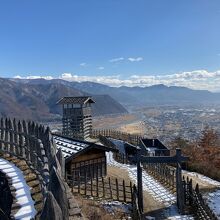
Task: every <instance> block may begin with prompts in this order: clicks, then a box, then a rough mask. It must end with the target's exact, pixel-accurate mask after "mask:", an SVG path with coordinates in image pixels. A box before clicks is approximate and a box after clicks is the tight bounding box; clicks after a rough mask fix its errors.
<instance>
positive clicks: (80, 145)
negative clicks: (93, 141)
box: [53, 135, 90, 158]
mask: <svg viewBox="0 0 220 220" xmlns="http://www.w3.org/2000/svg"><path fill="white" fill-rule="evenodd" d="M53 138H54V141H55V143H56V145H57V149H60V148H61V150H62V153H63V155H64V158H68V157H70V156H71V155H73V154H76V153H78V152H79V151H81V150H83V149H85V148H86V147H88V146H89V145H90V144H89V143H85V142H82V141H79V140H71V139H69V138H64V137H61V136H57V135H53Z"/></svg>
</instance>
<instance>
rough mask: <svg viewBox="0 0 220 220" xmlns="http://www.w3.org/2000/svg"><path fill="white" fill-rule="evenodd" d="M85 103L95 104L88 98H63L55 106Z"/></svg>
mask: <svg viewBox="0 0 220 220" xmlns="http://www.w3.org/2000/svg"><path fill="white" fill-rule="evenodd" d="M87 102H90V103H95V101H94V100H93V99H92V98H91V97H90V96H75V97H63V98H61V99H60V100H59V101H58V102H57V104H61V105H62V104H86V103H87Z"/></svg>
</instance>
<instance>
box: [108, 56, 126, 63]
mask: <svg viewBox="0 0 220 220" xmlns="http://www.w3.org/2000/svg"><path fill="white" fill-rule="evenodd" d="M124 59H125V58H124V57H118V58H114V59H111V60H109V62H110V63H115V62H120V61H122V60H124Z"/></svg>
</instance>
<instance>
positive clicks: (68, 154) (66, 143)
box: [53, 134, 115, 163]
mask: <svg viewBox="0 0 220 220" xmlns="http://www.w3.org/2000/svg"><path fill="white" fill-rule="evenodd" d="M53 139H54V141H55V143H56V146H57V149H61V150H62V153H63V155H64V158H65V160H66V163H67V162H68V161H70V160H71V159H72V158H73V157H77V156H78V155H80V154H81V153H84V152H86V151H87V150H89V149H91V148H95V149H100V150H103V151H115V149H112V148H110V147H107V146H103V145H100V144H96V143H93V142H88V141H82V140H76V139H73V138H69V137H64V136H62V135H57V134H53Z"/></svg>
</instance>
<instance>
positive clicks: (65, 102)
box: [57, 96, 95, 140]
mask: <svg viewBox="0 0 220 220" xmlns="http://www.w3.org/2000/svg"><path fill="white" fill-rule="evenodd" d="M92 103H95V102H94V101H93V100H92V98H91V97H89V96H81V97H63V98H62V99H60V100H59V101H58V102H57V104H60V105H62V106H63V119H62V121H63V131H62V133H63V135H65V136H67V137H71V138H76V139H79V140H85V139H86V138H88V137H90V135H91V132H92V110H91V104H92Z"/></svg>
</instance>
